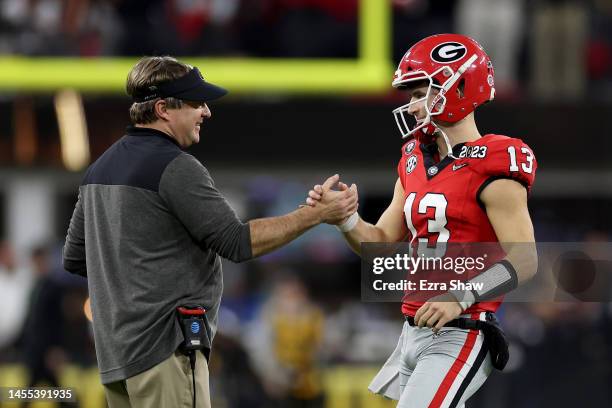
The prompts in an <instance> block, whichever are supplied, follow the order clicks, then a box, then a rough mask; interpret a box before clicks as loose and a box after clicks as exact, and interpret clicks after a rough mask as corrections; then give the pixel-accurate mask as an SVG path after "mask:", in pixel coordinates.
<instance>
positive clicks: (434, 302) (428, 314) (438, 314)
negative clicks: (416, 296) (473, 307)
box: [414, 293, 463, 333]
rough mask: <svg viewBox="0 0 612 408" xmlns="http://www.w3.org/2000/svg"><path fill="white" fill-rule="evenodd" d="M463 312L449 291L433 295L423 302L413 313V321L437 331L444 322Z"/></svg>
mask: <svg viewBox="0 0 612 408" xmlns="http://www.w3.org/2000/svg"><path fill="white" fill-rule="evenodd" d="M461 313H463V310H462V309H461V306H460V305H459V303H458V302H457V299H455V297H454V296H453V295H451V294H450V293H444V294H442V295H439V296H436V297H433V298H431V299H429V301H427V302H425V304H423V306H421V307H420V308H419V310H417V312H416V314H415V315H414V323H415V324H416V325H417V326H419V327H425V326H427V327H431V328H432V330H433V332H434V333H437V332H438V331H439V330H440V329H441V328H442V327H443V326H444V325H445V324H446V323H448V322H450V321H451V320H453V319H456V318H457V317H459V316H460V315H461Z"/></svg>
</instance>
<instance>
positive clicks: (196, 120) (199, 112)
mask: <svg viewBox="0 0 612 408" xmlns="http://www.w3.org/2000/svg"><path fill="white" fill-rule="evenodd" d="M168 113H169V116H170V121H169V125H170V127H171V130H172V133H173V135H174V138H175V139H176V140H177V141H178V143H179V144H180V145H181V146H182V147H189V146H191V145H192V144H194V143H199V142H200V127H201V126H202V123H203V122H204V121H205V120H206V119H209V118H210V116H211V113H210V109H209V108H208V105H206V103H204V102H193V101H183V106H182V107H181V108H180V109H170V110H168Z"/></svg>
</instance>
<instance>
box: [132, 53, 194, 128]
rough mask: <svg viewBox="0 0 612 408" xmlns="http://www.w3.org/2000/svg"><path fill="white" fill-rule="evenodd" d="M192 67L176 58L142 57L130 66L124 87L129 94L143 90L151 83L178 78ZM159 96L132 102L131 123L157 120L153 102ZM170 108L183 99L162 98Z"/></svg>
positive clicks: (181, 102) (180, 105)
mask: <svg viewBox="0 0 612 408" xmlns="http://www.w3.org/2000/svg"><path fill="white" fill-rule="evenodd" d="M192 68H193V67H192V66H190V65H187V64H184V63H182V62H180V61H178V60H177V59H176V58H172V57H168V56H164V57H144V58H142V59H141V60H140V61H138V63H137V64H136V65H134V68H132V69H131V70H130V72H129V74H128V77H127V82H126V85H125V89H126V91H127V93H128V95H130V96H134V93H135V92H136V91H138V90H143V89H146V88H148V87H150V86H151V85H157V84H160V83H162V82H166V81H170V80H173V79H176V78H180V77H182V76H184V75H185V74H187V73H188V72H189V71H191V69H192ZM160 99H161V98H155V99H152V100H150V101H146V102H134V103H132V106H130V120H131V121H132V123H133V124H147V123H152V122H155V121H156V120H157V116H156V115H155V102H157V101H159V100H160ZM164 100H165V101H166V104H167V106H168V107H169V108H170V109H180V108H181V107H182V106H183V101H181V100H180V99H176V98H172V97H168V98H164Z"/></svg>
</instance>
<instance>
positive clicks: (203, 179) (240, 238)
mask: <svg viewBox="0 0 612 408" xmlns="http://www.w3.org/2000/svg"><path fill="white" fill-rule="evenodd" d="M337 181H338V176H337V175H336V176H332V177H330V178H329V179H327V180H326V182H325V184H324V186H325V187H326V188H328V189H329V188H330V187H331V186H332V185H333V184H335V183H336V182H337ZM159 193H160V196H161V197H162V198H163V199H164V201H165V202H166V203H167V206H168V208H169V209H170V210H171V211H172V212H173V213H174V214H175V215H176V216H177V217H178V218H179V219H180V220H181V222H182V224H183V225H184V226H185V228H186V229H187V230H188V231H189V233H190V235H191V236H192V237H194V239H195V240H196V241H198V242H201V243H202V245H204V246H205V247H207V248H210V249H212V250H213V251H214V252H216V253H217V254H219V255H220V256H222V257H224V258H227V259H230V260H232V261H234V262H241V261H245V260H248V259H251V258H254V257H257V256H260V255H263V254H266V253H268V252H270V251H272V250H274V249H276V248H278V247H280V246H282V245H285V244H287V243H289V242H290V241H292V240H294V239H295V238H297V237H298V236H300V235H301V234H302V233H304V232H305V231H307V230H308V229H310V228H312V227H314V226H315V225H318V224H320V223H322V222H339V221H340V220H342V219H343V218H346V217H347V216H348V215H349V214H351V213H352V212H354V211H355V210H356V208H357V194H356V193H353V192H352V191H342V192H335V191H329V197H327V200H323V201H321V204H322V205H321V208H311V207H304V208H300V209H298V210H295V211H293V212H291V213H289V214H286V215H283V216H279V217H270V218H261V219H256V220H252V221H249V222H247V223H244V222H242V221H240V219H238V217H237V216H236V213H235V212H234V210H233V209H232V208H231V206H230V205H229V203H228V202H227V201H226V200H225V198H224V197H223V195H222V194H221V193H220V192H219V191H218V190H217V188H216V187H215V185H214V182H213V180H212V178H211V176H210V174H209V172H208V170H206V168H205V167H204V166H203V165H202V164H201V163H200V162H199V161H198V160H197V159H196V158H195V157H193V156H191V155H188V154H184V155H183V157H182V158H180V159H179V160H175V161H173V162H172V163H170V164H169V165H168V168H167V169H166V170H165V171H164V175H163V176H162V179H161V182H160V191H159Z"/></svg>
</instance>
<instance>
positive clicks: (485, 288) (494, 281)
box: [449, 259, 518, 310]
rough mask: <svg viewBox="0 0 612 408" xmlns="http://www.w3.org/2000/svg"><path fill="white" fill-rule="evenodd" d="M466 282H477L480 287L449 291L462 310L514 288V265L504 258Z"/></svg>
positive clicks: (515, 279) (515, 282)
mask: <svg viewBox="0 0 612 408" xmlns="http://www.w3.org/2000/svg"><path fill="white" fill-rule="evenodd" d="M468 282H469V283H472V284H479V286H480V288H481V289H473V290H467V291H466V290H451V291H449V293H450V294H451V295H453V296H454V297H455V298H456V299H457V302H458V303H459V305H461V308H462V309H463V310H465V309H467V308H468V307H470V306H472V305H473V304H474V303H476V302H483V301H487V300H492V299H495V298H497V297H499V296H502V295H504V294H506V293H508V292H510V291H512V290H514V289H516V287H517V286H518V276H517V274H516V270H515V269H514V266H512V264H511V263H510V262H509V261H507V260H505V259H504V260H501V261H499V262H498V263H496V264H493V265H492V266H491V267H490V268H489V269H487V270H486V271H484V272H483V273H481V274H480V275H478V276H476V277H474V278H472V279H470V280H469V281H468Z"/></svg>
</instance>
